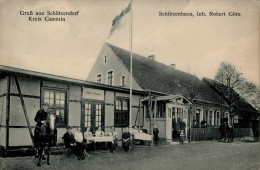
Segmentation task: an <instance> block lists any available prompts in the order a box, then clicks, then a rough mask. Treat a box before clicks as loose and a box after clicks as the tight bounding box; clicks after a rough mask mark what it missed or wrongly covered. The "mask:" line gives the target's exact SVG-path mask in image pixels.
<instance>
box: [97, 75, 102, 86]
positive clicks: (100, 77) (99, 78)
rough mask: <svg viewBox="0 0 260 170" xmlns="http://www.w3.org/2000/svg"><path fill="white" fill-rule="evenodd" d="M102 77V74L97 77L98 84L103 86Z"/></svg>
mask: <svg viewBox="0 0 260 170" xmlns="http://www.w3.org/2000/svg"><path fill="white" fill-rule="evenodd" d="M101 80H102V76H101V74H99V75H97V83H99V84H101Z"/></svg>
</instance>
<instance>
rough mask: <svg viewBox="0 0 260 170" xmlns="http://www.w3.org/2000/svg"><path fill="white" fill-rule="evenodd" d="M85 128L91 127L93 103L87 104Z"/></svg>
mask: <svg viewBox="0 0 260 170" xmlns="http://www.w3.org/2000/svg"><path fill="white" fill-rule="evenodd" d="M85 127H91V103H85Z"/></svg>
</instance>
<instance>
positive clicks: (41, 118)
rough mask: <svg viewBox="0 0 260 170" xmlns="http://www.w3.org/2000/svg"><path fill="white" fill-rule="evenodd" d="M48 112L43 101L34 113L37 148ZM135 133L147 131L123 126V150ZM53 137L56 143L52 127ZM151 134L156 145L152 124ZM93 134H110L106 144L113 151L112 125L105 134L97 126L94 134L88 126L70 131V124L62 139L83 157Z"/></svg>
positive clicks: (114, 137) (115, 143) (157, 138)
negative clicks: (110, 138)
mask: <svg viewBox="0 0 260 170" xmlns="http://www.w3.org/2000/svg"><path fill="white" fill-rule="evenodd" d="M49 113H50V109H49V104H48V103H43V104H42V109H40V110H38V112H37V113H36V116H35V118H34V120H35V122H36V123H37V124H36V127H35V131H34V146H35V147H36V148H37V147H38V145H39V140H40V138H39V137H40V129H41V126H42V125H43V124H44V123H45V121H46V120H47V117H48V114H49ZM136 133H147V134H148V132H147V130H146V129H144V130H140V131H139V130H138V128H137V126H134V128H133V129H132V130H131V133H130V132H129V129H128V128H125V130H124V133H123V134H122V147H123V149H124V150H125V151H128V150H129V149H130V148H131V144H132V139H133V137H134V134H136ZM54 134H55V139H53V140H52V142H53V143H52V145H56V142H57V130H56V128H55V129H54ZM153 134H154V142H155V144H156V145H157V142H158V140H159V136H158V134H159V130H158V128H157V127H156V125H154V127H153ZM93 136H95V137H102V136H110V137H112V138H113V142H108V143H107V146H108V148H109V149H110V151H111V152H113V153H115V152H116V149H117V146H118V142H117V133H116V131H115V128H114V127H111V129H110V131H109V132H108V133H107V134H105V133H104V131H102V130H101V127H98V129H97V130H96V132H95V134H92V132H91V130H90V127H87V128H86V131H85V132H84V133H82V132H81V128H80V127H77V130H76V132H75V133H72V128H71V127H70V126H68V127H67V131H66V133H65V134H64V135H63V140H64V144H65V147H66V148H69V149H71V150H72V151H73V152H74V153H75V155H76V156H77V158H78V160H83V159H85V155H88V154H87V152H86V150H87V146H88V144H91V143H93V138H92V137H93Z"/></svg>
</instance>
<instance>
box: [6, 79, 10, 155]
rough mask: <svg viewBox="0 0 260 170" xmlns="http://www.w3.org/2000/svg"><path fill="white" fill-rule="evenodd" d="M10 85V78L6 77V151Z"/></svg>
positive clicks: (7, 144)
mask: <svg viewBox="0 0 260 170" xmlns="http://www.w3.org/2000/svg"><path fill="white" fill-rule="evenodd" d="M10 84H11V76H10V75H8V77H7V88H6V91H7V95H6V141H5V149H6V150H7V149H8V147H9V119H10Z"/></svg>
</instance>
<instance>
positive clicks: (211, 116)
mask: <svg viewBox="0 0 260 170" xmlns="http://www.w3.org/2000/svg"><path fill="white" fill-rule="evenodd" d="M212 118H213V113H212V111H209V125H212Z"/></svg>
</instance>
